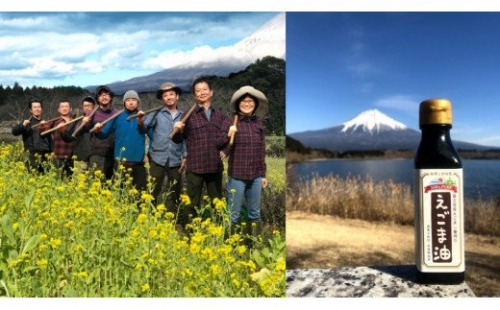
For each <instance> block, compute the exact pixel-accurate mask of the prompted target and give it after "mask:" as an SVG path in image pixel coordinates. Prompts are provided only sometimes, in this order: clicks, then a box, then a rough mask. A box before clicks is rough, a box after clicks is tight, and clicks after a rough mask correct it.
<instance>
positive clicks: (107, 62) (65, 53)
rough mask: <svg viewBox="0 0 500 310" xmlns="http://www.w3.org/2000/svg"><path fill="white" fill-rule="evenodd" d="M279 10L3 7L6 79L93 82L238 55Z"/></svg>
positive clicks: (2, 79)
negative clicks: (236, 50)
mask: <svg viewBox="0 0 500 310" xmlns="http://www.w3.org/2000/svg"><path fill="white" fill-rule="evenodd" d="M277 14H278V13H276V12H160V13H155V12H0V59H2V61H1V62H0V84H2V85H3V86H4V87H5V86H8V85H11V86H12V85H13V84H14V82H16V81H17V82H18V83H19V84H20V85H21V86H23V87H31V86H33V85H36V86H47V87H50V86H62V85H76V86H81V87H85V86H89V85H98V84H107V83H111V82H116V81H120V80H127V79H130V78H132V77H137V76H143V75H147V74H151V73H154V72H158V71H160V70H163V69H167V68H170V67H173V66H175V65H179V64H186V63H193V62H197V61H200V59H208V58H210V57H221V54H225V55H230V54H232V53H231V50H230V49H228V47H231V46H232V45H233V44H235V43H236V42H238V41H240V40H241V39H243V38H245V37H247V36H249V35H251V34H252V33H253V32H255V31H256V30H257V29H259V28H260V27H261V26H262V25H263V24H265V23H266V22H267V21H268V20H270V19H272V18H273V17H274V16H276V15H277ZM233 56H234V55H231V57H233Z"/></svg>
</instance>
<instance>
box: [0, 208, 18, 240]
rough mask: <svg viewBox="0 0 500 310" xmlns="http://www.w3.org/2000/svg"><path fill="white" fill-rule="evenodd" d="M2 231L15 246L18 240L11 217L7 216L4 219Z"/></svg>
mask: <svg viewBox="0 0 500 310" xmlns="http://www.w3.org/2000/svg"><path fill="white" fill-rule="evenodd" d="M2 229H3V234H4V235H5V236H7V238H9V241H10V242H11V243H12V245H15V244H16V238H14V231H13V230H12V224H11V221H10V217H9V216H8V215H7V214H5V215H4V216H3V217H2Z"/></svg>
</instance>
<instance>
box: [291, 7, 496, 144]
mask: <svg viewBox="0 0 500 310" xmlns="http://www.w3.org/2000/svg"><path fill="white" fill-rule="evenodd" d="M499 33H500V13H494V12H482V13H479V12H448V13H446V12H443V13H440V12H421V13H417V12H407V13H404V12H351V13H344V12H330V13H323V12H316V13H314V12H292V13H287V103H286V131H287V133H293V132H301V131H305V130H315V129H323V128H327V127H333V126H336V125H340V124H342V123H343V122H345V121H347V120H349V119H351V118H353V117H355V116H357V115H358V114H359V113H361V112H363V111H365V110H368V109H378V110H379V111H381V112H383V113H385V114H387V115H388V116H390V117H392V118H394V119H396V120H398V121H400V122H402V123H404V124H405V125H407V126H408V127H410V128H413V129H416V130H419V128H418V105H419V103H420V102H421V101H423V100H425V99H429V98H436V97H440V98H448V99H449V100H451V102H452V105H453V123H454V124H453V129H452V132H451V134H452V139H454V140H462V141H468V142H474V143H479V144H483V145H491V146H500V121H499V116H500V36H499V35H498V34H499Z"/></svg>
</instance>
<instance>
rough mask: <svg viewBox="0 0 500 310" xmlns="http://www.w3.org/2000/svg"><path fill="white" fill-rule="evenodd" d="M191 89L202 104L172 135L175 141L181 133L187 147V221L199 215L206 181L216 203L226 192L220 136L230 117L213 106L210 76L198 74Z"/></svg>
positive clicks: (176, 125) (211, 198)
mask: <svg viewBox="0 0 500 310" xmlns="http://www.w3.org/2000/svg"><path fill="white" fill-rule="evenodd" d="M191 90H192V92H193V95H194V97H195V100H196V102H197V104H198V107H197V108H196V110H195V111H194V112H193V114H191V116H190V117H189V119H188V120H187V121H186V123H185V124H184V123H183V122H181V121H178V122H176V123H175V124H174V128H176V129H177V130H179V132H181V133H178V134H176V135H175V136H174V137H173V138H172V139H173V140H174V141H180V140H179V135H180V134H181V135H182V137H183V138H184V140H185V141H186V147H187V160H186V161H187V166H186V183H187V194H188V196H189V198H190V200H191V204H190V205H189V206H187V208H186V213H185V215H184V219H185V222H186V223H189V222H190V221H191V220H192V218H194V217H196V211H195V207H201V206H202V193H203V186H204V185H205V186H206V188H207V194H208V196H209V197H210V201H211V203H212V207H213V201H214V198H219V199H220V198H221V196H222V172H223V170H224V166H223V164H222V158H221V157H224V153H223V152H222V149H223V147H222V146H221V145H217V137H218V136H219V134H220V131H221V128H222V123H223V122H224V121H225V120H227V119H228V117H227V116H226V115H224V114H223V113H221V112H220V111H217V110H215V109H214V108H213V107H212V104H211V102H212V97H213V94H214V92H213V89H212V87H211V85H210V81H209V80H208V79H207V78H206V77H199V78H197V79H196V80H195V81H194V82H193V84H192V87H191ZM176 136H177V138H176ZM201 217H202V218H206V217H207V214H206V213H205V214H202V215H201Z"/></svg>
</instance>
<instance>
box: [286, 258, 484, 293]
mask: <svg viewBox="0 0 500 310" xmlns="http://www.w3.org/2000/svg"><path fill="white" fill-rule="evenodd" d="M286 275H287V277H286V286H287V290H286V291H287V297H475V295H474V292H473V291H472V290H471V289H470V288H469V286H468V285H467V284H466V283H465V282H464V283H462V284H459V285H423V284H418V283H415V280H416V268H415V265H404V266H374V267H344V268H335V269H298V270H287V272H286Z"/></svg>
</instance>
